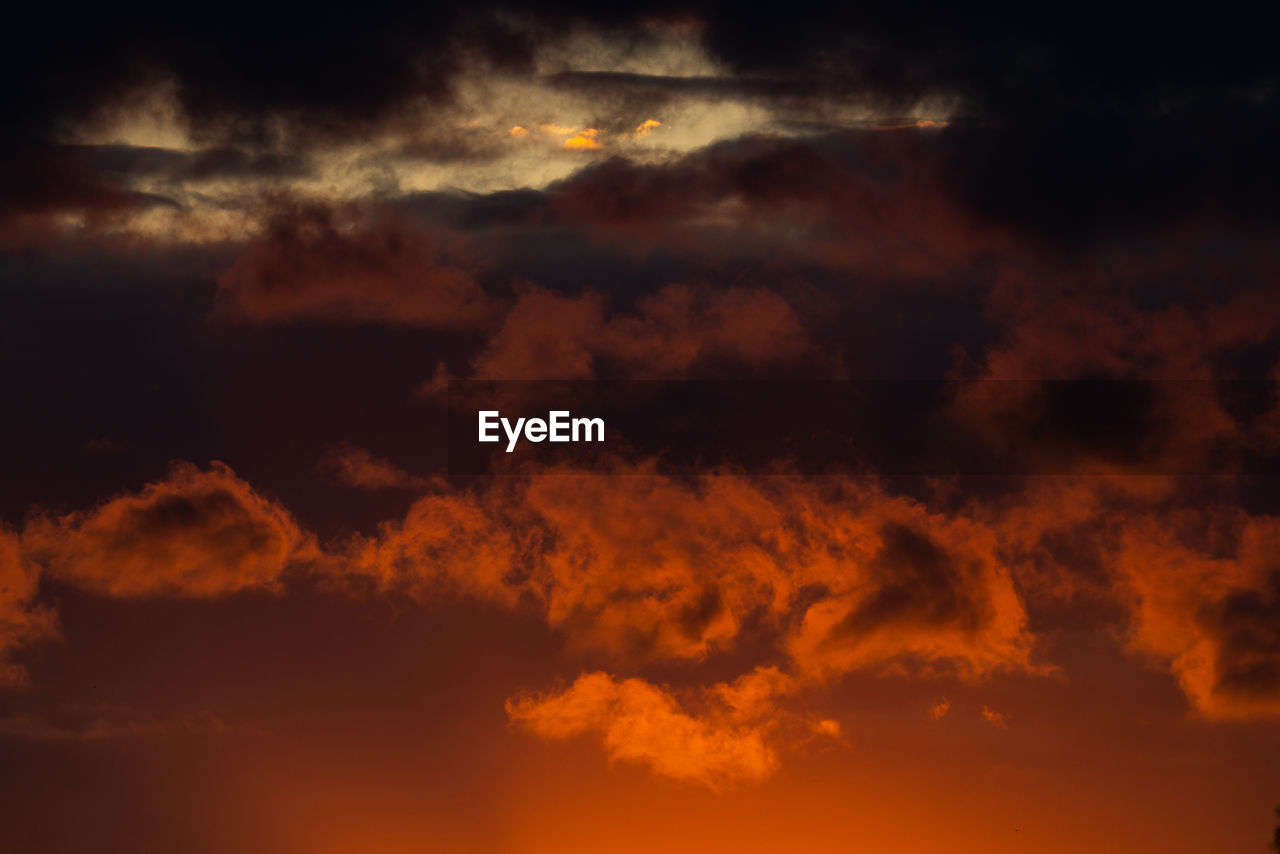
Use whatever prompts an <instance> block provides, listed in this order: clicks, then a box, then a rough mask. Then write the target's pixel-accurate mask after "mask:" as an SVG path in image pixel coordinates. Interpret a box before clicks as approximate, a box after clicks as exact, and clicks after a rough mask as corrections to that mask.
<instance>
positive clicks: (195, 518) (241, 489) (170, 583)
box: [22, 462, 315, 597]
mask: <svg viewBox="0 0 1280 854" xmlns="http://www.w3.org/2000/svg"><path fill="white" fill-rule="evenodd" d="M22 545H23V548H24V551H25V552H26V554H27V555H28V556H29V557H30V559H31V560H33V561H35V562H37V563H38V564H39V565H41V566H42V567H43V568H44V570H45V572H47V573H48V574H49V576H51V577H53V578H56V579H58V580H59V581H63V582H66V583H69V584H74V585H76V586H79V587H83V588H85V589H88V590H92V591H95V592H98V593H103V594H106V595H110V596H118V597H126V596H163V595H174V596H195V597H202V596H221V595H225V594H228V593H234V592H236V591H238V590H244V589H248V588H270V587H274V586H275V585H276V584H277V583H278V582H279V580H280V576H281V574H282V573H283V572H284V571H285V569H286V568H287V567H288V566H289V565H290V564H291V563H292V562H293V561H295V560H301V559H307V558H310V557H314V556H315V547H314V546H313V545H312V543H311V540H310V538H309V537H308V536H307V535H305V534H304V533H303V532H302V531H301V530H300V529H299V527H298V525H297V524H296V523H295V522H294V521H293V518H292V517H291V516H290V515H289V513H288V512H287V511H286V510H285V509H284V508H282V507H280V506H279V505H278V504H276V503H274V502H272V501H270V500H268V499H266V498H264V497H263V496H261V495H260V494H258V493H257V492H256V491H254V490H253V489H252V488H251V487H250V486H249V484H247V483H245V482H244V481H243V480H241V479H240V478H238V477H236V475H235V473H234V472H232V471H231V469H229V468H227V467H226V466H225V465H223V464H221V463H216V462H215V463H212V464H211V465H210V466H209V468H208V469H207V470H205V471H202V470H200V469H198V468H196V467H195V466H194V465H191V464H190V463H177V464H175V465H174V466H173V467H172V468H171V470H170V472H169V475H168V477H166V478H165V479H164V480H159V481H155V482H153V483H150V484H148V485H147V486H145V487H143V488H142V489H141V490H140V491H138V492H136V493H132V494H125V495H121V496H117V497H115V498H112V499H110V500H109V501H106V502H105V503H103V504H101V505H99V506H98V507H96V508H94V509H92V510H88V511H82V512H76V513H69V514H67V515H64V516H59V517H48V516H41V517H37V518H35V519H33V520H32V522H31V523H30V524H29V525H28V526H27V527H26V529H25V530H24V531H23V534H22Z"/></svg>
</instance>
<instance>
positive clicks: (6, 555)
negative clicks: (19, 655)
mask: <svg viewBox="0 0 1280 854" xmlns="http://www.w3.org/2000/svg"><path fill="white" fill-rule="evenodd" d="M38 584H39V574H38V571H37V567H35V566H34V565H33V564H31V563H30V562H28V561H26V560H24V559H23V556H22V552H21V548H20V545H19V541H18V537H17V535H16V534H13V533H12V532H10V531H9V530H8V529H6V528H3V527H0V688H3V687H12V686H16V685H22V684H23V683H25V682H26V672H25V671H24V670H23V669H22V668H21V667H20V666H19V665H17V664H15V663H14V662H13V661H12V660H11V659H10V654H11V653H12V652H13V651H14V650H16V649H18V648H20V647H22V646H25V645H26V644H28V643H30V642H32V641H34V640H37V639H39V638H41V637H46V636H48V635H50V634H52V633H53V631H54V617H53V613H52V612H51V611H49V610H48V609H46V608H42V607H40V606H38V605H36V604H35V602H34V600H35V596H36V589H37V586H38Z"/></svg>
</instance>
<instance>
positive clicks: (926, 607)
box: [830, 523, 993, 642]
mask: <svg viewBox="0 0 1280 854" xmlns="http://www.w3.org/2000/svg"><path fill="white" fill-rule="evenodd" d="M880 537H881V541H882V545H881V547H880V550H879V551H878V552H877V553H876V555H875V557H873V558H872V559H871V561H870V563H869V564H868V571H869V573H870V574H871V575H872V576H873V577H874V578H876V579H877V582H878V585H879V586H878V587H877V589H876V590H875V591H874V592H873V593H871V594H870V595H869V596H868V597H867V598H866V599H864V600H863V601H862V602H860V603H858V605H857V607H855V608H854V609H853V610H852V611H850V612H849V614H848V616H846V617H845V618H844V619H843V620H841V621H840V623H839V624H837V625H836V627H835V628H834V629H833V630H832V632H831V635H830V639H831V640H832V641H833V642H839V641H844V640H848V639H855V640H856V639H857V638H860V637H863V636H865V635H869V634H872V633H874V632H875V631H876V630H877V629H880V628H882V627H893V626H903V625H905V626H929V627H934V626H953V627H955V628H957V629H959V630H961V631H964V632H978V631H980V630H981V629H982V628H983V627H984V626H985V625H987V624H988V623H989V622H990V620H991V619H992V617H993V614H992V606H991V603H989V602H987V601H985V599H984V598H983V594H984V592H985V591H984V590H983V588H982V585H981V583H980V582H981V573H982V568H981V566H980V565H979V564H978V563H977V562H976V561H975V560H974V559H973V558H971V557H966V556H963V555H951V554H948V553H947V552H946V550H945V549H944V548H942V547H941V546H940V545H939V544H938V543H936V542H934V541H933V540H931V539H930V538H929V536H928V534H926V533H922V532H920V531H915V530H912V529H911V528H909V527H906V526H905V525H902V524H899V523H890V524H888V525H885V526H884V528H883V529H882V530H881V531H880Z"/></svg>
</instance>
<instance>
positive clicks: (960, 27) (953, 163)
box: [0, 2, 1280, 242]
mask: <svg viewBox="0 0 1280 854" xmlns="http://www.w3.org/2000/svg"><path fill="white" fill-rule="evenodd" d="M28 14H29V17H28V18H27V20H25V21H23V22H21V23H20V24H15V25H14V26H10V27H8V28H7V33H6V36H5V38H4V42H5V43H4V46H3V47H4V49H3V51H2V52H0V54H2V55H3V59H0V63H2V65H3V67H2V68H0V74H2V75H3V79H4V81H5V82H4V84H3V86H2V89H0V91H2V94H0V98H2V99H3V100H2V102H0V110H2V111H3V114H4V115H5V117H6V127H7V130H6V134H5V137H6V148H7V149H9V150H8V151H7V152H6V158H7V159H12V158H15V157H19V156H21V155H22V154H23V153H24V152H26V153H28V154H29V152H30V150H31V147H32V146H36V147H39V146H41V145H42V144H43V143H45V142H47V141H48V139H49V138H50V137H51V135H52V134H54V133H55V132H56V131H57V129H58V128H59V127H60V126H61V125H62V124H63V123H64V122H66V121H67V120H69V119H71V118H74V117H78V116H83V115H85V114H87V113H89V112H91V111H93V110H95V109H100V108H102V107H103V105H104V104H108V103H110V102H111V100H112V99H113V98H115V97H117V96H121V95H123V94H124V93H125V92H127V91H128V90H129V88H130V87H131V86H134V85H137V84H139V83H141V82H144V81H146V80H147V79H149V78H152V77H160V76H170V77H172V79H174V80H176V82H177V87H178V90H177V91H178V95H179V98H180V101H181V104H182V106H183V108H184V109H185V112H186V114H187V116H188V118H189V119H190V120H191V121H192V122H193V123H194V126H195V128H196V129H197V131H198V132H199V133H203V134H206V135H208V136H209V137H210V138H212V139H216V140H222V141H228V140H232V141H235V142H236V143H237V144H241V145H246V146H249V147H251V148H252V147H255V146H258V147H272V146H276V147H278V146H280V145H281V144H282V143H283V144H284V145H286V146H289V145H299V144H302V141H303V140H315V139H320V138H326V137H331V136H339V137H341V136H344V135H347V136H350V135H358V134H360V133H362V129H363V128H364V127H366V126H367V124H368V123H369V122H371V121H385V120H388V119H389V118H392V117H394V115H395V113H396V110H397V108H399V107H401V106H402V105H403V104H404V102H405V99H406V98H409V97H411V96H423V97H427V98H430V99H434V100H437V101H440V102H447V101H448V99H449V98H450V97H451V92H452V89H453V86H454V84H455V83H456V77H457V75H459V74H463V73H466V72H467V69H468V68H474V67H475V63H476V62H477V61H479V62H482V63H488V64H490V65H492V66H495V67H500V68H505V69H512V70H521V69H526V68H528V67H530V63H531V57H532V55H533V52H534V50H535V49H536V47H537V45H538V44H539V43H540V42H541V41H544V40H546V39H548V38H550V37H551V36H552V35H553V34H554V33H556V32H559V31H561V30H562V29H563V28H564V27H566V26H569V25H571V24H573V23H575V22H584V23H588V24H592V25H595V26H600V27H605V28H607V29H608V30H609V31H611V32H614V33H616V34H617V35H618V36H619V37H620V38H622V39H628V38H630V39H635V40H643V39H644V38H646V35H645V32H644V30H643V29H642V28H641V26H640V24H641V23H642V22H644V21H646V20H652V19H655V18H660V19H668V20H684V19H688V20H696V21H699V22H700V25H701V26H702V27H703V29H702V30H701V37H702V40H703V42H704V43H705V45H706V46H707V47H708V48H709V50H710V51H711V52H712V54H713V55H714V56H716V57H718V58H719V59H720V60H722V61H723V62H724V63H726V64H727V66H728V67H729V68H731V69H732V70H733V71H734V76H733V77H731V78H729V79H728V80H726V81H721V85H725V86H730V87H733V86H737V87H740V88H741V90H742V91H747V92H754V93H756V95H757V96H758V97H761V98H772V97H787V98H792V99H796V98H799V99H804V98H818V97H824V98H832V97H835V98H840V97H850V96H857V97H861V98H867V97H870V98H872V99H874V100H876V101H878V102H879V103H881V104H883V105H884V107H885V108H886V110H892V108H893V107H894V106H901V105H906V104H909V103H910V102H912V101H913V100H915V99H918V98H919V97H921V96H922V95H938V96H943V97H947V98H951V99H954V101H955V103H956V104H957V105H958V112H957V115H956V117H955V120H954V121H953V122H952V124H951V126H950V127H949V128H948V129H947V130H946V131H945V133H944V136H943V142H944V146H945V148H946V149H947V151H948V153H949V155H950V159H949V176H948V177H949V182H950V184H951V189H952V190H953V191H954V192H956V193H958V194H959V195H960V197H961V198H963V199H964V200H965V202H966V203H967V204H968V205H969V206H971V207H972V208H973V209H974V210H975V211H976V212H977V213H978V214H980V215H982V216H984V217H989V218H992V219H996V220H1000V221H1005V222H1009V223H1012V224H1015V225H1017V226H1019V227H1025V228H1029V229H1032V230H1034V231H1035V232H1036V233H1037V234H1038V235H1039V236H1041V237H1042V238H1045V239H1048V240H1052V241H1054V242H1064V241H1065V242H1077V241H1079V240H1082V239H1087V238H1091V237H1096V236H1100V235H1109V234H1114V233H1124V232H1127V231H1129V230H1131V229H1138V228H1140V227H1142V226H1147V225H1151V224H1156V223H1159V224H1166V223H1175V222H1179V221H1180V220H1183V219H1185V218H1196V217H1202V216H1205V215H1212V216H1221V217H1226V218H1229V219H1233V220H1235V219H1241V220H1267V221H1269V220H1271V219H1273V218H1274V216H1275V215H1276V214H1277V212H1278V211H1277V199H1280V192H1278V190H1280V167H1277V166H1276V164H1275V160H1274V158H1272V157H1271V156H1269V155H1270V149H1271V141H1272V140H1274V139H1275V136H1276V131H1277V130H1280V107H1278V104H1277V102H1278V99H1280V95H1278V94H1277V91H1276V86H1277V80H1278V79H1280V78H1278V77H1277V74H1278V69H1277V63H1276V59H1275V51H1274V45H1273V43H1272V40H1271V38H1270V33H1271V28H1270V27H1269V26H1267V22H1266V21H1265V20H1264V19H1265V17H1266V15H1267V13H1266V10H1265V8H1264V6H1263V4H1249V3H1241V4H1234V3H1233V4H1226V5H1221V4H1219V5H1215V6H1213V7H1212V9H1211V10H1210V9H1208V8H1207V7H1203V6H1201V5H1192V4H1175V5H1172V6H1167V5H1166V6H1162V7H1160V8H1158V9H1151V8H1149V7H1145V6H1143V5H1142V4H1136V3H1131V4H1127V5H1125V6H1115V5H1113V4H1106V5H1102V4H1073V5H1071V6H1070V7H1067V8H1046V7H1029V6H1025V5H1021V4H1006V3H983V4H978V5H974V4H967V5H965V6H963V7H961V6H957V5H954V4H945V3H932V4H881V5H880V6H879V7H878V8H874V9H872V8H867V7H865V6H862V5H858V6H847V7H845V6H839V7H836V6H829V5H827V4H814V3H799V4H788V5H786V6H785V7H779V6H763V5H761V6H750V5H742V4H737V3H716V2H700V3H693V4H691V5H684V4H668V3H661V4H657V5H654V4H638V3H626V4H622V5H617V4H610V6H609V9H608V10H607V11H606V10H602V9H600V8H598V7H597V8H594V9H590V10H584V9H581V8H572V7H570V6H568V5H556V4H531V3H514V4H505V5H504V6H502V7H492V8H491V9H490V10H477V9H476V8H475V7H474V6H471V5H466V4H420V5H415V6H398V5H396V4H387V5H383V4H373V5H372V6H370V5H365V6H362V7H361V9H360V11H359V13H358V14H354V13H352V12H351V11H350V10H341V11H339V10H337V9H333V10H328V9H325V8H324V7H319V6H309V7H305V8H299V9H297V10H288V11H285V10H267V9H265V8H264V7H262V6H258V5H250V4H240V3H237V4H232V5H222V6H218V7H217V8H216V9H209V10H207V11H206V12H204V13H203V14H186V13H183V14H177V13H175V11H174V10H173V9H168V8H161V7H158V6H150V5H146V6H139V7H132V8H120V7H102V6H88V5H86V6H85V7H83V8H80V9H75V10H67V9H63V8H61V7H59V8H58V9H56V10H55V9H52V8H48V9H45V8H37V9H33V10H30V11H29V13H28ZM626 77H627V75H615V77H614V79H604V80H599V81H596V83H595V84H594V85H598V86H625V85H628V81H627V80H626V79H625V78H626ZM651 82H652V81H651ZM677 82H679V81H677ZM682 85H686V86H687V85H688V81H684V82H683V84H682ZM657 88H659V89H661V85H658V87H657ZM280 117H284V118H285V119H286V120H287V121H288V123H289V125H290V126H291V127H292V128H293V130H294V131H295V133H293V134H292V135H290V134H286V136H289V138H288V139H284V140H282V139H281V138H280V131H279V128H280V125H279V123H278V119H279V118H280ZM273 121H276V124H273V123H272V122H273ZM17 180H18V178H17V177H15V176H11V175H7V176H6V178H5V183H6V184H9V183H12V182H15V181H17ZM6 189H9V188H6ZM117 201H120V200H117Z"/></svg>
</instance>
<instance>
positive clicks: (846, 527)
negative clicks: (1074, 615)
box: [347, 466, 1033, 679]
mask: <svg viewBox="0 0 1280 854" xmlns="http://www.w3.org/2000/svg"><path fill="white" fill-rule="evenodd" d="M618 473H619V474H622V473H626V474H627V476H625V477H600V476H592V475H561V476H555V477H535V478H529V479H521V478H517V477H509V478H501V479H498V480H497V481H496V482H494V483H493V484H491V485H489V486H488V487H485V488H481V489H478V490H476V491H469V492H463V493H443V492H442V493H439V494H433V495H430V496H427V497H425V498H423V499H421V500H419V501H418V502H416V503H415V504H414V506H413V507H412V508H411V509H410V511H409V514H408V516H407V517H406V518H405V520H404V521H403V522H400V523H390V524H387V525H384V526H383V528H382V530H381V532H380V535H379V536H377V537H374V538H363V539H357V540H355V541H353V542H352V543H350V544H349V545H348V546H347V553H348V555H349V558H348V561H349V564H348V565H349V566H350V567H351V570H352V571H355V572H357V573H360V574H364V575H369V576H372V577H374V578H376V579H378V580H379V581H380V582H381V583H382V584H384V585H388V586H395V585H403V586H407V587H409V588H411V589H423V590H431V589H435V588H437V587H439V586H445V587H452V588H454V589H460V590H464V591H467V592H469V593H472V594H474V595H478V596H481V597H483V598H489V599H493V600H496V601H499V602H504V603H514V602H524V603H527V604H528V605H529V606H532V607H536V608H537V609H538V610H539V611H540V612H541V613H542V614H543V615H544V616H545V618H546V620H547V622H548V623H549V625H551V626H552V627H553V628H556V629H557V630H559V631H561V632H562V633H563V634H564V636H565V638H566V640H567V642H568V643H569V644H570V645H573V646H580V647H585V648H592V649H602V650H608V651H610V652H612V653H614V654H617V655H622V656H624V657H634V656H639V657H642V658H654V659H680V658H686V659H687V658H700V657H703V656H705V655H707V654H708V653H709V652H711V651H713V650H718V649H729V648H732V647H733V646H734V644H735V642H736V640H737V638H738V635H739V633H740V631H741V630H742V628H743V626H744V625H745V624H746V623H747V621H748V620H749V619H755V620H759V619H765V620H767V621H769V622H770V623H772V624H774V625H775V626H776V627H777V629H778V630H779V643H780V651H784V652H785V654H786V655H787V656H788V657H789V658H790V659H791V660H792V661H793V662H794V664H795V665H796V667H797V669H798V671H799V672H800V673H801V674H803V675H805V676H806V677H808V678H814V679H825V678H830V677H834V676H838V675H839V674H841V673H844V672H848V671H850V670H854V669H862V668H875V667H883V666H887V665H889V664H891V663H896V664H903V663H916V664H918V665H920V666H921V667H922V669H924V670H926V671H932V670H935V669H939V668H943V669H947V670H948V671H951V672H955V673H957V674H959V675H961V676H966V677H973V676H978V675H981V674H985V673H988V672H991V671H993V670H997V669H1004V668H1010V669H1033V665H1032V664H1031V661H1030V652H1031V642H1032V638H1031V636H1030V634H1029V633H1028V631H1027V626H1026V615H1025V612H1024V609H1023V606H1022V603H1021V601H1020V599H1019V597H1018V594H1017V592H1016V591H1015V589H1014V587H1013V583H1012V579H1011V575H1010V571H1009V569H1008V567H1006V566H1005V565H1004V564H1003V563H1002V562H1001V561H1000V559H999V557H998V556H997V554H996V549H995V546H996V537H995V534H994V533H993V531H992V530H991V529H989V528H988V527H987V526H985V525H984V524H982V523H981V522H978V521H976V520H973V519H967V518H963V517H958V518H950V517H946V516H941V515H938V514H933V513H930V512H929V511H928V510H927V509H926V508H925V507H924V506H923V505H921V504H919V503H917V502H915V501H913V500H911V499H907V498H903V497H898V496H892V495H888V494H886V493H884V492H883V491H881V490H880V489H879V488H877V487H876V486H875V485H873V484H869V483H867V482H865V481H858V480H855V479H848V480H845V479H838V478H833V479H828V480H825V481H824V482H822V483H817V482H812V481H804V480H801V479H798V478H773V479H771V478H746V477H737V476H729V475H723V476H703V477H700V478H695V479H675V478H668V477H663V476H658V475H654V474H652V473H651V472H650V471H648V470H646V469H645V468H644V467H643V466H641V467H625V466H623V467H620V468H619V472H618Z"/></svg>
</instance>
